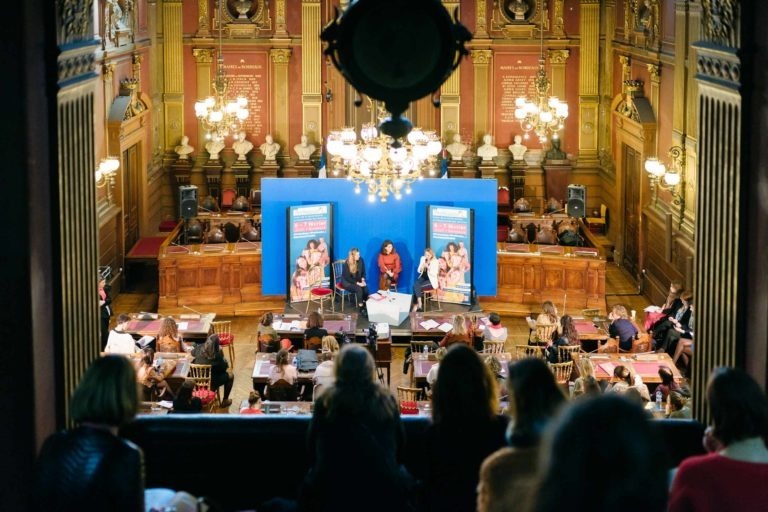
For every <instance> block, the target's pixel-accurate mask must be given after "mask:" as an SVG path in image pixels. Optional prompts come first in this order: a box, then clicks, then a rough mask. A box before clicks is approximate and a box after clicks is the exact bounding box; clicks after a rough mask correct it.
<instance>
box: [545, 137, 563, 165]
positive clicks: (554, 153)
mask: <svg viewBox="0 0 768 512" xmlns="http://www.w3.org/2000/svg"><path fill="white" fill-rule="evenodd" d="M567 158H568V157H567V156H566V154H565V151H563V150H562V149H560V137H558V138H554V137H553V138H552V147H551V148H550V149H549V151H547V153H546V155H544V159H545V160H567Z"/></svg>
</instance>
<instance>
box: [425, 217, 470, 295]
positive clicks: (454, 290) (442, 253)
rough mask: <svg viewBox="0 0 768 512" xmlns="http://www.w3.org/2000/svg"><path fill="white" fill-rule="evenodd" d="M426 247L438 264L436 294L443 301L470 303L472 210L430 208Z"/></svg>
mask: <svg viewBox="0 0 768 512" xmlns="http://www.w3.org/2000/svg"><path fill="white" fill-rule="evenodd" d="M428 215H429V218H428V222H427V226H428V230H429V231H428V234H427V240H428V243H429V246H430V247H431V248H432V250H434V251H435V255H436V256H437V257H438V262H439V264H440V272H439V275H438V282H439V289H438V295H439V296H440V300H441V301H443V302H453V303H457V304H470V303H471V299H472V264H471V259H472V228H473V226H472V219H473V216H472V209H471V208H456V207H450V206H430V207H429V209H428Z"/></svg>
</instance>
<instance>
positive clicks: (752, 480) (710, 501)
mask: <svg viewBox="0 0 768 512" xmlns="http://www.w3.org/2000/svg"><path fill="white" fill-rule="evenodd" d="M706 398H707V402H708V404H709V410H710V412H711V417H712V426H710V427H709V428H707V429H706V430H705V432H704V447H705V448H706V449H707V451H708V452H710V453H708V454H706V455H699V456H694V457H690V458H688V459H685V460H684V461H683V462H682V463H681V464H680V466H679V467H678V470H677V473H676V474H675V477H674V480H673V481H672V488H671V490H670V493H669V512H680V511H688V510H697V511H698V510H704V511H717V512H736V511H742V510H750V511H751V510H766V504H768V486H766V485H765V482H766V480H768V446H766V438H767V437H768V398H766V394H765V391H763V389H762V388H761V386H760V385H759V384H758V383H757V382H756V381H755V379H753V378H752V377H751V376H749V375H748V374H747V373H745V372H744V371H743V370H740V369H738V368H722V367H721V368H715V369H714V370H713V371H712V373H711V375H710V378H709V382H708V383H707V396H706Z"/></svg>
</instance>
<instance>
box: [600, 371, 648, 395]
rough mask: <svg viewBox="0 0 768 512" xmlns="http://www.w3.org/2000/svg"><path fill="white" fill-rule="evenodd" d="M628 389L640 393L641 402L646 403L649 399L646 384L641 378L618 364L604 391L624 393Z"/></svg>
mask: <svg viewBox="0 0 768 512" xmlns="http://www.w3.org/2000/svg"><path fill="white" fill-rule="evenodd" d="M630 389H635V390H637V393H638V394H639V395H640V398H642V400H643V402H645V403H647V402H650V401H651V394H650V393H649V392H648V386H646V385H645V384H644V383H643V378H642V377H640V375H638V374H637V373H635V375H634V376H633V375H632V372H630V371H629V368H627V367H626V366H624V365H623V364H620V365H618V366H617V367H616V368H614V369H613V378H612V379H611V383H610V384H608V387H607V388H606V391H612V392H614V393H626V392H627V391H629V390H630Z"/></svg>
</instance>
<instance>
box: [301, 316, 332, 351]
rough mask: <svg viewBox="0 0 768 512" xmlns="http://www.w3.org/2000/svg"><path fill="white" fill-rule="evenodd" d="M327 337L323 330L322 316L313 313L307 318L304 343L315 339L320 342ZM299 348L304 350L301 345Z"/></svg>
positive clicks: (326, 332)
mask: <svg viewBox="0 0 768 512" xmlns="http://www.w3.org/2000/svg"><path fill="white" fill-rule="evenodd" d="M325 336H328V331H326V330H325V329H323V315H322V314H320V312H319V311H313V312H311V313H310V314H309V317H307V328H306V329H305V330H304V343H306V342H307V341H308V340H309V339H310V338H317V339H319V340H320V341H321V343H322V339H323V338H324V337H325ZM299 348H304V347H303V345H302V346H301V347H299Z"/></svg>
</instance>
